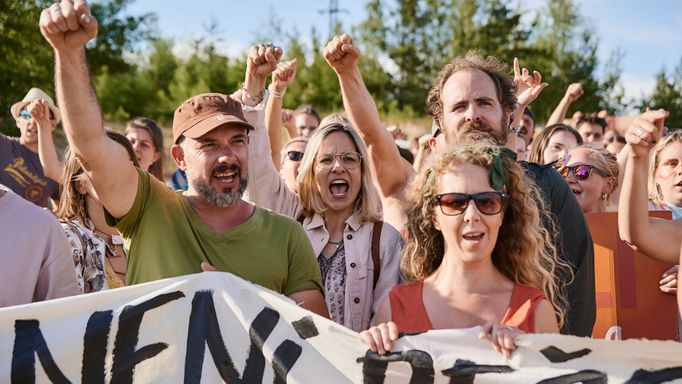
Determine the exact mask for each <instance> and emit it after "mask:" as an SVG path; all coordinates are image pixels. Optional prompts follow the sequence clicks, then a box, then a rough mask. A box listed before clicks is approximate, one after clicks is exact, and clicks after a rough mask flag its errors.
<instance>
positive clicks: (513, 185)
mask: <svg viewBox="0 0 682 384" xmlns="http://www.w3.org/2000/svg"><path fill="white" fill-rule="evenodd" d="M508 152H509V150H508V149H506V148H505V149H503V148H500V147H494V146H485V145H480V144H479V145H467V146H464V145H463V146H458V147H456V148H453V149H451V150H450V151H449V152H446V153H445V154H444V155H443V156H442V157H440V158H438V159H437V160H436V162H435V164H433V165H432V166H431V167H429V168H426V169H424V171H423V172H422V173H421V174H420V176H419V177H418V178H417V179H416V180H415V182H414V183H413V184H412V186H413V187H412V194H411V198H410V205H409V207H408V209H407V212H406V213H407V217H408V218H409V219H408V223H407V230H408V241H407V243H406V246H405V249H404V251H403V257H402V260H401V271H402V274H403V276H404V278H405V280H406V281H407V282H408V283H407V284H404V285H399V286H396V287H394V288H393V289H392V290H391V292H390V293H389V297H388V300H385V301H384V302H383V303H382V304H381V306H380V308H379V310H378V313H377V315H376V317H375V321H374V324H378V325H376V326H373V327H371V328H370V329H369V330H368V331H364V332H362V333H361V336H362V337H363V339H364V341H365V342H366V343H367V344H368V345H369V347H370V349H371V350H373V351H378V352H379V353H380V354H383V353H385V351H387V350H390V349H391V348H392V346H393V341H395V340H396V339H397V337H398V333H399V332H400V333H405V332H407V333H414V332H424V331H428V330H431V329H449V328H469V327H474V326H483V329H482V332H481V335H480V337H482V338H483V337H487V338H489V339H490V340H491V342H492V344H493V347H494V348H495V349H496V350H498V351H501V352H503V353H504V354H505V355H507V356H509V355H510V353H511V351H512V350H514V349H515V343H514V338H515V337H516V336H517V335H519V334H521V333H524V332H529V333H534V332H559V324H561V323H562V322H563V313H564V311H563V308H564V306H565V299H564V297H563V295H562V294H561V293H560V292H559V289H558V287H557V285H556V284H555V282H554V279H553V275H554V274H555V273H556V272H557V271H556V270H557V268H559V267H560V266H562V267H563V264H560V262H559V261H558V260H557V256H556V250H555V249H554V247H553V246H552V242H551V241H550V239H549V235H548V232H547V230H546V229H544V228H543V226H542V224H541V212H543V207H539V206H538V205H537V203H536V202H539V201H542V199H540V198H539V193H540V192H539V190H538V189H537V187H536V186H535V185H529V184H528V183H527V182H526V176H525V174H524V171H523V169H522V168H521V167H520V166H519V165H518V164H517V163H516V162H515V161H514V160H513V159H512V158H511V157H510V156H509V155H507V153H508ZM562 269H563V268H562Z"/></svg>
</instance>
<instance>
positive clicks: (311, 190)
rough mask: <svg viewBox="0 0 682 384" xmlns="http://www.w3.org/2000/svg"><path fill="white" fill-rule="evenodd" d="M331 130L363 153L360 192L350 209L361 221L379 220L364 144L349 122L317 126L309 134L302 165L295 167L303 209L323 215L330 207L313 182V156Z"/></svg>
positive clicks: (379, 215)
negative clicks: (352, 207)
mask: <svg viewBox="0 0 682 384" xmlns="http://www.w3.org/2000/svg"><path fill="white" fill-rule="evenodd" d="M333 132H343V133H345V134H346V135H348V137H349V138H350V139H351V141H353V143H354V144H355V148H356V150H357V151H358V153H360V155H361V156H362V160H361V165H360V170H361V174H362V178H361V186H360V193H359V194H358V197H357V198H356V199H355V207H354V209H353V212H354V213H355V214H356V215H358V216H359V218H360V222H366V221H378V220H381V217H382V210H381V199H380V198H379V192H377V189H376V187H375V178H374V173H373V172H372V167H371V166H370V159H369V155H368V154H367V147H366V146H365V143H364V142H363V141H362V139H361V138H360V136H359V135H358V133H357V131H356V130H355V129H354V128H353V127H352V126H351V125H349V124H343V123H331V124H327V125H324V126H321V127H320V128H318V129H316V130H315V132H313V134H312V135H311V136H310V139H309V141H308V146H307V147H306V150H305V154H304V155H303V159H301V165H300V168H299V169H298V177H297V178H296V181H297V182H298V193H299V196H300V197H301V202H302V203H303V207H304V209H305V214H306V216H311V215H313V214H314V213H318V214H324V212H325V211H326V210H327V209H328V208H329V207H328V206H327V205H326V204H325V203H324V202H323V201H322V197H321V196H320V191H319V190H318V189H317V185H316V184H315V165H316V157H317V154H318V152H319V150H320V147H321V146H322V141H323V140H324V138H325V137H327V136H328V135H329V134H331V133H333Z"/></svg>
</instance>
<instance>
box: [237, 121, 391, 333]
mask: <svg viewBox="0 0 682 384" xmlns="http://www.w3.org/2000/svg"><path fill="white" fill-rule="evenodd" d="M245 117H246V118H247V119H248V120H249V122H250V123H251V124H253V125H254V127H255V128H256V129H255V131H253V132H251V133H250V134H249V183H248V188H247V190H246V194H245V199H246V200H248V201H251V202H253V203H255V204H256V205H258V206H261V207H264V208H267V209H270V210H273V211H275V212H277V213H281V214H283V215H286V216H289V217H291V218H294V219H296V218H298V217H299V216H300V215H301V213H302V212H303V204H302V202H301V199H300V198H299V197H298V195H296V194H295V193H294V192H292V191H291V190H289V188H287V186H286V183H285V182H284V179H283V178H282V177H281V176H280V175H279V173H278V172H277V170H276V169H275V166H274V165H273V164H272V158H271V156H270V141H269V138H268V135H267V130H266V128H265V123H264V119H263V114H262V113H258V116H257V115H256V113H255V112H248V113H245ZM373 227H374V223H371V222H365V223H360V222H359V220H358V218H357V217H356V216H355V215H351V216H350V217H349V218H348V219H347V220H346V227H345V229H344V233H343V243H344V248H345V254H346V273H347V276H346V295H345V300H344V322H343V325H344V326H346V327H348V328H350V329H353V330H354V331H357V332H359V331H362V330H365V329H367V328H369V324H370V321H371V320H372V318H373V316H374V314H375V313H376V311H377V309H378V308H379V305H380V304H381V303H382V302H383V300H384V299H385V298H386V297H387V296H388V292H389V291H390V290H391V288H392V287H393V286H394V285H396V284H398V281H399V275H400V271H399V270H400V252H401V250H402V246H403V240H402V238H401V237H400V234H399V233H398V231H397V230H396V229H395V228H393V227H392V226H391V225H390V224H388V223H384V225H383V227H382V231H381V242H380V247H379V249H380V252H379V253H380V260H381V273H380V275H379V281H378V282H377V285H376V289H372V287H373V284H374V263H373V262H372V254H371V247H372V239H371V238H372V229H373ZM303 229H304V230H305V232H306V234H307V235H308V238H309V239H310V242H311V244H312V246H313V249H314V250H315V255H319V254H320V253H321V252H322V248H324V246H325V244H327V241H329V233H328V232H327V229H326V228H325V225H324V219H323V218H322V216H320V215H318V214H315V215H314V216H313V217H309V218H306V219H305V221H304V222H303Z"/></svg>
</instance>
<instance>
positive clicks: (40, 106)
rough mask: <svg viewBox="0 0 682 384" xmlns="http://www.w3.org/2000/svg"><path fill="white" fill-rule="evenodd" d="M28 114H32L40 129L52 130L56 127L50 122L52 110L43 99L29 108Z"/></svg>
mask: <svg viewBox="0 0 682 384" xmlns="http://www.w3.org/2000/svg"><path fill="white" fill-rule="evenodd" d="M27 111H28V113H30V114H31V117H33V120H35V122H36V123H37V124H38V129H49V130H52V129H53V128H54V126H55V125H53V124H52V121H50V108H49V107H48V106H47V102H45V100H43V99H38V100H36V101H34V102H32V103H31V104H29V105H28V107H27Z"/></svg>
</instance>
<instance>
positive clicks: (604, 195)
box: [601, 193, 609, 200]
mask: <svg viewBox="0 0 682 384" xmlns="http://www.w3.org/2000/svg"><path fill="white" fill-rule="evenodd" d="M607 197H609V195H607V194H606V193H602V195H601V199H602V200H606V198H607Z"/></svg>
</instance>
